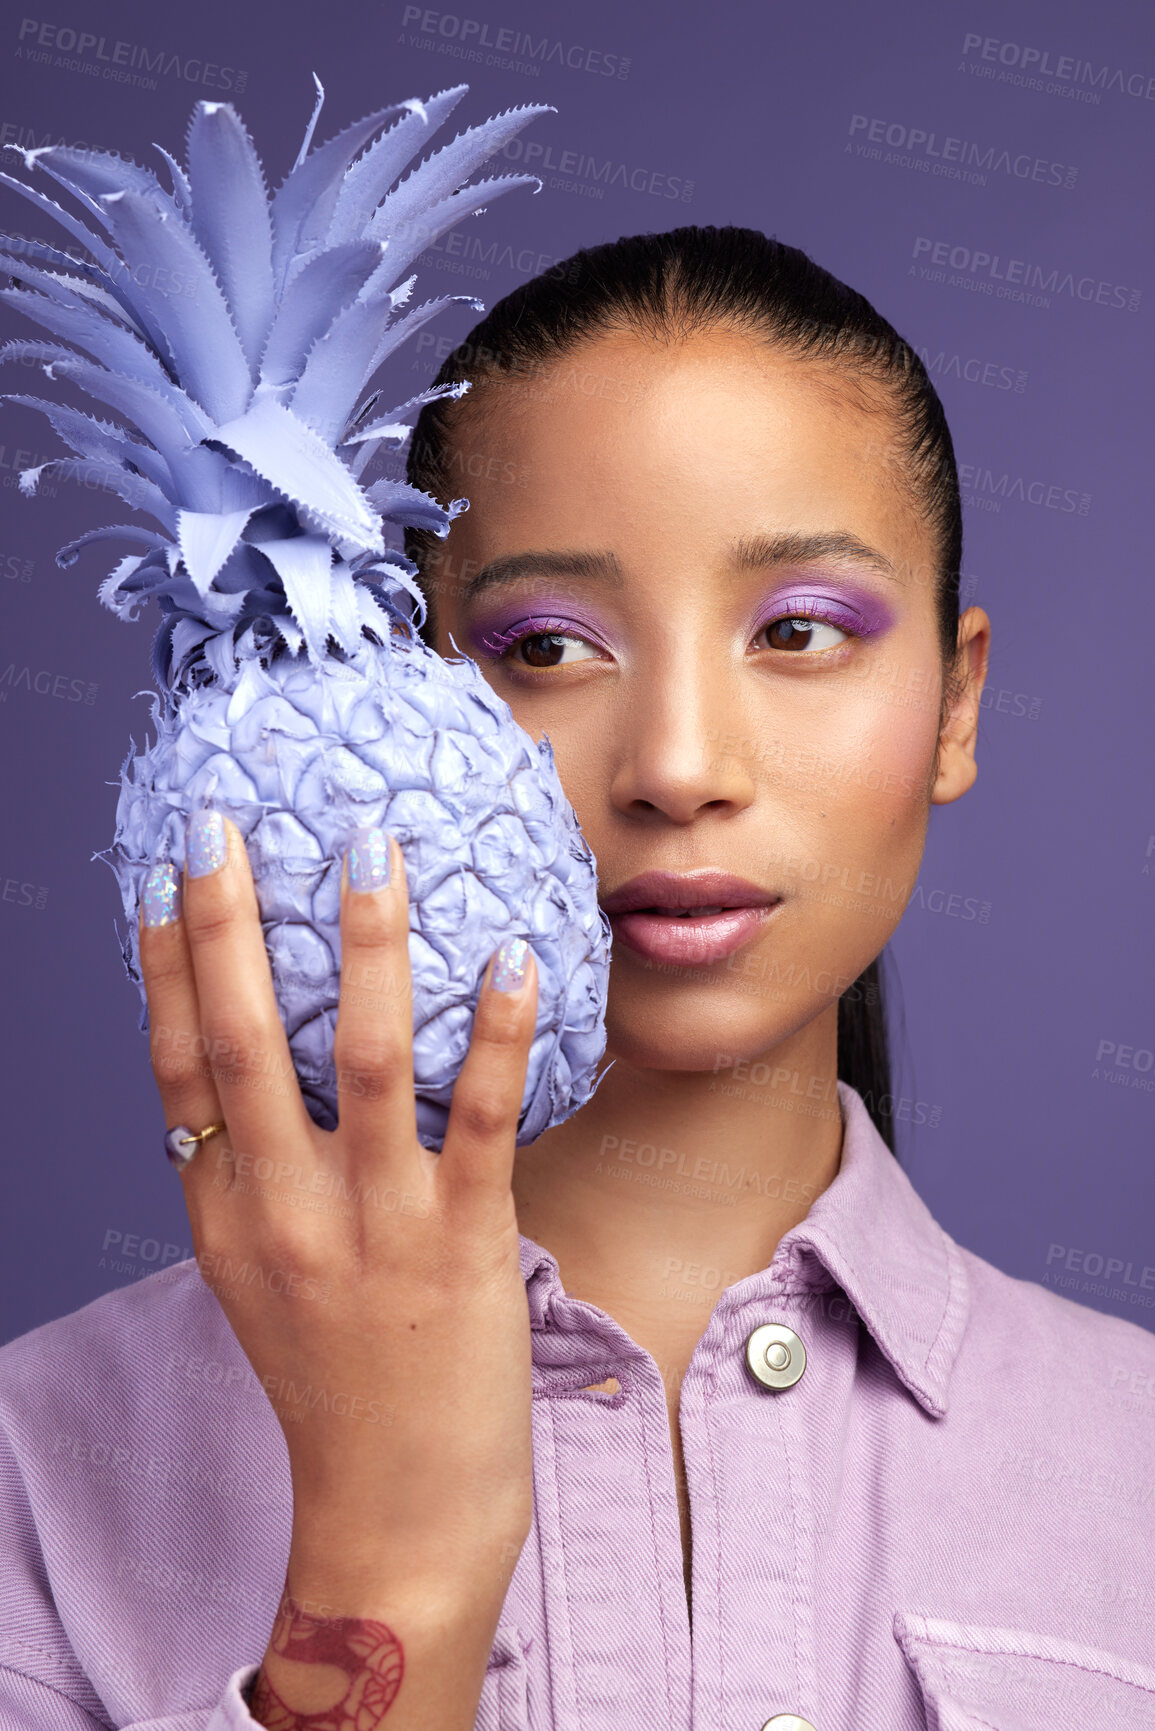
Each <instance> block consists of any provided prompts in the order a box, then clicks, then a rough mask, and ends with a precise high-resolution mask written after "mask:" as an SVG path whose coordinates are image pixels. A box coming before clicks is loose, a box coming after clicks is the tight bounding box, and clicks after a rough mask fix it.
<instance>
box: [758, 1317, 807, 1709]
mask: <svg viewBox="0 0 1155 1731" xmlns="http://www.w3.org/2000/svg"><path fill="white" fill-rule="evenodd" d="M746 1364H747V1366H748V1367H749V1370H750V1373H751V1375H752V1376H754V1377H756V1378H757V1380H758V1381H759V1382H760V1383H761V1384H762V1386H763V1388H773V1389H780V1388H792V1387H793V1386H794V1384H795V1383H796V1382H797V1381H798V1378H799V1377H800V1376H801V1375H802V1372H803V1371H804V1370H805V1369H806V1348H805V1347H804V1346H803V1344H802V1342H801V1341H800V1340H799V1338H798V1336H797V1335H796V1334H795V1332H794V1330H793V1329H792V1328H786V1327H784V1326H783V1324H782V1323H780V1322H764V1323H763V1324H762V1326H761V1327H760V1328H756V1329H755V1330H754V1332H753V1334H752V1335H751V1336H750V1338H749V1339H748V1340H747V1342H746ZM770 1724H771V1725H773V1726H774V1731H793V1728H792V1724H791V1715H790V1714H789V1713H787V1714H785V1715H783V1714H779V1716H778V1719H777V1720H774V1719H772V1720H771V1721H770ZM763 1731H765V1728H763ZM797 1731H807V1726H806V1721H805V1720H804V1719H799V1720H798V1721H797Z"/></svg>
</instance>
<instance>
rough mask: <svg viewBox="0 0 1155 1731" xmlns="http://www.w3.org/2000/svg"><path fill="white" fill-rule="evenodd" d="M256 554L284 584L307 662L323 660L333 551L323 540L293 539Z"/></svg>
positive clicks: (265, 546)
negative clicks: (262, 558) (305, 648)
mask: <svg viewBox="0 0 1155 1731" xmlns="http://www.w3.org/2000/svg"><path fill="white" fill-rule="evenodd" d="M260 551H261V552H262V553H263V554H264V556H265V558H266V559H268V561H269V563H270V564H271V565H272V566H273V568H274V570H275V571H276V573H277V576H278V577H279V578H280V579H281V582H282V583H283V584H284V588H285V598H286V600H287V601H288V603H289V606H290V608H291V609H292V612H293V617H294V619H296V621H297V623H298V624H299V625H300V627H301V630H302V631H303V633H304V636H305V643H306V646H307V648H308V651H309V657H310V659H311V660H313V661H315V662H316V661H321V660H323V659H324V656H325V649H326V644H327V640H328V636H329V632H330V629H331V621H332V589H333V583H332V571H333V549H332V547H331V546H330V545H329V542H328V540H327V538H326V537H325V536H323V535H296V536H294V537H293V539H292V540H290V541H265V542H263V543H262V544H261V548H260Z"/></svg>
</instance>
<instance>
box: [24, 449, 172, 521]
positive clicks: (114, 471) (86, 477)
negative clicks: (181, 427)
mask: <svg viewBox="0 0 1155 1731" xmlns="http://www.w3.org/2000/svg"><path fill="white" fill-rule="evenodd" d="M50 471H51V472H52V473H53V474H56V475H59V476H62V477H63V479H65V480H67V481H79V482H80V483H81V485H82V486H85V487H94V486H95V487H107V488H108V489H109V491H110V492H113V493H116V494H117V495H118V497H120V498H121V499H123V500H124V502H125V504H126V505H131V506H132V507H133V508H134V510H137V511H146V512H147V513H148V515H149V516H150V517H155V518H156V519H157V521H158V522H160V523H163V524H164V525H165V527H166V528H168V529H171V528H174V527H175V524H176V518H175V513H174V511H173V509H172V506H171V505H170V504H169V502H168V500H167V499H166V498H165V496H164V494H163V493H162V492H161V490H160V488H159V487H157V486H156V485H154V483H153V482H152V481H149V480H147V479H146V478H145V476H144V475H134V474H132V473H130V471H129V470H128V469H123V468H119V467H117V466H116V465H115V464H113V463H100V462H94V461H89V460H86V459H81V458H78V457H53V458H52V459H51V460H50V461H49V462H47V463H37V464H36V465H35V467H34V468H30V469H21V471H20V491H21V492H22V493H23V494H24V496H25V498H30V497H31V496H32V495H33V494H34V493H35V492H36V490H37V488H38V487H39V485H40V477H41V476H42V475H45V474H48V473H49V472H50Z"/></svg>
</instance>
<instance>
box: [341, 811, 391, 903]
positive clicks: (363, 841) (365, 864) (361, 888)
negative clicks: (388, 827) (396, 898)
mask: <svg viewBox="0 0 1155 1731" xmlns="http://www.w3.org/2000/svg"><path fill="white" fill-rule="evenodd" d="M348 860H349V888H350V889H352V890H356V891H357V892H358V894H359V895H364V894H365V893H366V891H369V890H383V889H384V888H385V886H386V885H387V884H388V882H389V876H390V870H391V861H390V858H389V837H388V836H387V835H386V834H385V831H384V830H383V829H379V828H378V827H377V825H376V824H373V825H368V826H366V827H364V828H362V829H355V830H354V831H353V835H352V837H351V839H350V842H349V852H348Z"/></svg>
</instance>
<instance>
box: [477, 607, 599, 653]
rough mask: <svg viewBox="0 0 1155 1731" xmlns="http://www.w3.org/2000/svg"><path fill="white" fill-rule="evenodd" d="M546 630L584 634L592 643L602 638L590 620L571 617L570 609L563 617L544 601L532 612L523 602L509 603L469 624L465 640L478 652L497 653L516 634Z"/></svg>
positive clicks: (573, 614)
mask: <svg viewBox="0 0 1155 1731" xmlns="http://www.w3.org/2000/svg"><path fill="white" fill-rule="evenodd" d="M561 605H565V606H567V607H569V606H571V603H569V602H568V601H567V602H565V603H559V606H561ZM575 611H576V610H575ZM548 632H557V633H558V634H559V635H560V634H561V633H563V632H564V633H565V634H566V635H571V634H572V635H576V636H579V637H586V638H589V640H590V641H591V642H592V643H595V644H600V643H601V642H602V641H603V639H602V633H601V632H600V631H599V630H598V628H597V627H596V626H595V625H594V623H593V621H592V619H583V618H582V617H581V615H580V613H577V615H576V616H575V613H574V612H571V613H567V614H565V615H564V616H563V615H561V614H560V613H555V612H553V611H552V609H551V606H550V603H549V601H548V600H547V601H546V602H545V604H544V606H542V607H540V608H535V609H534V611H533V612H532V613H526V612H525V602H524V601H514V602H511V603H509V604H508V605H507V606H505V607H503V608H502V609H501V610H500V611H499V612H497V613H495V614H494V615H493V617H492V618H491V619H488V620H486V621H484V622H483V621H480V620H479V621H478V622H477V623H476V624H473V625H471V626H470V627H469V640H470V642H471V643H472V645H473V647H474V648H475V649H476V650H478V651H479V653H480V654H482V655H489V656H500V655H501V654H503V653H504V651H505V650H506V649H508V648H509V646H510V644H511V643H514V642H516V640H517V639H518V638H519V637H526V636H537V635H544V634H546V633H548Z"/></svg>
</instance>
